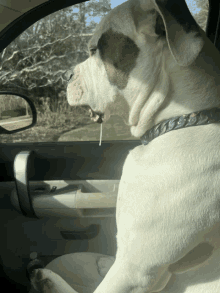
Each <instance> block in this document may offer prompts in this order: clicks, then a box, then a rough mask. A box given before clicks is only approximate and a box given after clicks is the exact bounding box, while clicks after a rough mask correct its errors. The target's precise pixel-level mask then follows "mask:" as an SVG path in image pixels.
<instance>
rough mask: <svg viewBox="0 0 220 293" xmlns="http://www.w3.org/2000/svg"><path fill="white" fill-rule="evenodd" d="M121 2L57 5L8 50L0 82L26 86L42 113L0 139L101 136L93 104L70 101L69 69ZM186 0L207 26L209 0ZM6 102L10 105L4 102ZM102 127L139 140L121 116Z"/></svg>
mask: <svg viewBox="0 0 220 293" xmlns="http://www.w3.org/2000/svg"><path fill="white" fill-rule="evenodd" d="M123 2H125V1H118V0H117V1H113V0H112V1H109V0H106V1H96V0H92V1H88V2H84V3H80V4H77V5H73V6H70V7H68V8H65V9H62V10H59V11H57V12H55V13H52V14H50V15H49V16H47V17H45V18H43V19H41V20H39V21H38V22H36V23H35V24H34V25H32V26H31V27H29V28H28V29H27V30H25V31H24V32H23V33H22V34H21V35H20V36H19V37H17V38H16V39H15V40H14V41H13V42H12V43H11V44H10V45H9V46H8V47H6V48H5V49H4V51H3V52H2V54H1V59H0V67H1V70H0V82H1V85H2V86H9V87H10V88H11V89H14V91H15V92H16V91H17V92H18V93H19V92H22V89H25V90H27V91H28V97H30V98H31V99H32V101H33V102H34V104H35V106H36V108H37V115H38V118H37V124H36V125H35V127H33V128H31V129H27V130H25V131H23V132H20V133H16V134H12V135H1V137H0V142H4V143H7V142H55V141H99V138H100V125H99V124H97V123H94V122H93V121H91V119H90V113H89V109H88V108H87V107H83V106H81V107H70V106H69V105H68V102H67V99H66V87H67V81H68V77H69V75H68V72H69V70H72V69H73V68H74V67H75V66H76V65H77V64H78V63H81V62H83V61H84V60H86V59H87V58H88V57H89V52H88V49H87V43H88V41H89V39H90V38H91V36H92V33H93V31H94V29H95V27H96V25H97V23H99V21H100V19H101V18H102V17H103V16H104V15H105V14H107V13H108V12H109V11H110V10H111V9H113V8H114V7H115V6H117V5H119V4H121V3H123ZM186 2H187V5H188V7H189V9H190V11H191V13H192V15H193V16H194V18H195V20H196V21H197V23H198V24H199V25H200V27H201V28H202V29H203V30H206V24H207V17H208V9H209V3H208V0H201V1H199V0H197V1H189V0H187V1H186ZM6 106H7V107H10V105H9V104H7V105H0V107H4V109H5V107H6ZM9 110H10V109H9ZM0 119H1V118H0ZM102 132H103V136H102V139H103V140H105V141H107V140H137V139H136V138H135V137H133V136H132V135H131V133H130V128H129V126H128V125H126V124H124V121H123V119H122V118H121V117H120V116H112V117H111V118H110V119H109V120H108V121H107V122H106V123H104V124H103V129H102Z"/></svg>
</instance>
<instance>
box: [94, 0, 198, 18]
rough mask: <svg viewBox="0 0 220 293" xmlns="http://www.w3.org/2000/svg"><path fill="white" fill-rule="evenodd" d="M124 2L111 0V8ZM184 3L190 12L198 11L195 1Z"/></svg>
mask: <svg viewBox="0 0 220 293" xmlns="http://www.w3.org/2000/svg"><path fill="white" fill-rule="evenodd" d="M99 2H103V0H99ZM124 2H126V0H111V8H112V9H113V8H115V7H116V6H118V5H120V4H122V3H124ZM186 3H187V5H188V7H189V10H190V11H191V12H192V13H198V12H199V11H200V9H198V8H197V6H196V2H195V1H193V0H186ZM92 20H94V21H95V22H97V23H99V22H100V20H101V18H100V17H93V18H92Z"/></svg>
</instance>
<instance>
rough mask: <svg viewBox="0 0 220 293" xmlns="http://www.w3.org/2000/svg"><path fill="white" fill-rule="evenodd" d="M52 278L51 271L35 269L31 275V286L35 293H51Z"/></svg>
mask: <svg viewBox="0 0 220 293" xmlns="http://www.w3.org/2000/svg"><path fill="white" fill-rule="evenodd" d="M51 277H52V271H51V270H47V269H36V270H34V271H33V273H32V274H31V277H30V279H31V284H32V286H33V287H34V289H35V290H36V291H37V292H41V293H44V292H45V293H47V292H48V293H49V292H52V291H53V290H52V289H53V287H54V283H53V278H51Z"/></svg>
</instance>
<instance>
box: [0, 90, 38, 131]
mask: <svg viewBox="0 0 220 293" xmlns="http://www.w3.org/2000/svg"><path fill="white" fill-rule="evenodd" d="M36 122H37V112H36V108H35V106H34V103H33V102H32V101H31V100H30V99H29V98H27V97H25V96H23V95H21V94H16V93H13V92H8V91H7V92H1V91H0V134H13V133H16V132H20V131H22V130H26V129H28V128H31V127H33V126H34V125H35V124H36Z"/></svg>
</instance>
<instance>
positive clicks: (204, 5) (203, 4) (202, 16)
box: [194, 0, 209, 31]
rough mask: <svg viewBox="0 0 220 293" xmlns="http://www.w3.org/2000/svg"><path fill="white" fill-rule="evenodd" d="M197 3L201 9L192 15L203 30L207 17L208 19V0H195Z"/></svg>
mask: <svg viewBox="0 0 220 293" xmlns="http://www.w3.org/2000/svg"><path fill="white" fill-rule="evenodd" d="M196 2H197V5H198V7H199V8H201V10H200V11H199V13H196V14H195V15H194V17H195V20H196V21H197V23H198V24H199V26H200V27H201V28H202V29H203V30H204V31H205V30H206V25H207V19H208V13H209V1H208V0H202V1H198V0H197V1H196Z"/></svg>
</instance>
